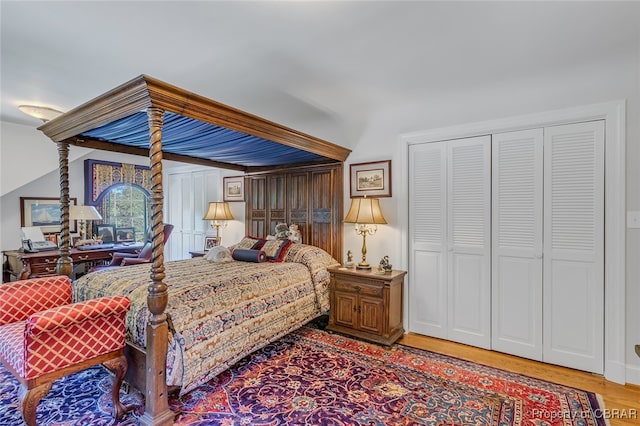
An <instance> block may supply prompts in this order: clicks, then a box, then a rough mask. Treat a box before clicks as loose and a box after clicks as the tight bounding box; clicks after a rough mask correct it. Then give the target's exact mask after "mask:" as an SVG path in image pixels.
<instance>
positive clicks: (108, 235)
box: [94, 223, 116, 243]
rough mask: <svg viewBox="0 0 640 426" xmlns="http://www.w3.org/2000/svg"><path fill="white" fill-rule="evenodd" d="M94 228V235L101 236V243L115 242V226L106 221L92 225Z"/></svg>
mask: <svg viewBox="0 0 640 426" xmlns="http://www.w3.org/2000/svg"><path fill="white" fill-rule="evenodd" d="M94 227H95V229H96V235H97V236H98V238H102V242H103V243H115V242H116V226H115V225H111V224H108V223H101V224H98V225H94Z"/></svg>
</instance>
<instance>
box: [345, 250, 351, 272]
mask: <svg viewBox="0 0 640 426" xmlns="http://www.w3.org/2000/svg"><path fill="white" fill-rule="evenodd" d="M344 266H346V267H347V268H351V267H353V253H351V250H348V251H347V263H345V264H344Z"/></svg>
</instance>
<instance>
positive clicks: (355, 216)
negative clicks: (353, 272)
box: [344, 196, 387, 269]
mask: <svg viewBox="0 0 640 426" xmlns="http://www.w3.org/2000/svg"><path fill="white" fill-rule="evenodd" d="M344 221H345V222H346V223H355V231H356V234H358V235H362V262H360V263H358V264H357V265H356V268H357V269H371V265H370V264H369V263H368V262H367V234H369V235H373V234H375V233H376V232H377V231H378V225H379V224H386V223H387V220H386V219H385V218H384V216H383V215H382V210H381V209H380V200H378V199H377V198H367V197H366V196H365V197H364V198H352V199H351V207H349V212H348V213H347V217H345V218H344Z"/></svg>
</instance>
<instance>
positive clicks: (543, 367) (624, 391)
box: [397, 333, 640, 426]
mask: <svg viewBox="0 0 640 426" xmlns="http://www.w3.org/2000/svg"><path fill="white" fill-rule="evenodd" d="M397 343H401V344H403V345H406V346H412V347H415V348H420V349H425V350H428V351H432V352H437V353H442V354H446V355H450V356H454V357H457V358H461V359H465V360H469V361H474V362H477V363H480V364H484V365H489V366H492V367H497V368H502V369H504V370H509V371H513V372H516V373H521V374H526V375H528V376H532V377H536V378H539V379H542V380H547V381H550V382H555V383H560V384H563V385H566V386H572V387H575V388H579V389H583V390H587V391H590V392H595V393H598V394H600V395H601V396H602V397H603V399H604V408H605V409H606V410H605V411H604V413H605V414H608V417H609V423H610V425H611V426H627V425H638V424H640V386H634V385H625V386H622V385H619V384H617V383H613V382H610V381H607V380H605V379H604V377H602V376H599V375H596V374H591V373H586V372H583V371H578V370H572V369H570V368H565V367H558V366H555V365H550V364H544V363H542V362H537V361H531V360H528V359H524V358H520V357H516V356H513V355H506V354H503V353H500V352H494V351H488V350H485V349H479V348H475V347H472V346H468V345H463V344H459V343H454V342H449V341H447V340H442V339H436V338H432V337H427V336H422V335H419V334H413V333H409V334H405V335H404V336H402V337H401V338H400V340H398V342H397Z"/></svg>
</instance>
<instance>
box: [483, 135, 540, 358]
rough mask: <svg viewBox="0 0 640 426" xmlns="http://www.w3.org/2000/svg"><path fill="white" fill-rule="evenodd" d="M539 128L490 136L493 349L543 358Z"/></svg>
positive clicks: (527, 356)
mask: <svg viewBox="0 0 640 426" xmlns="http://www.w3.org/2000/svg"><path fill="white" fill-rule="evenodd" d="M542 142H543V130H542V129H532V130H524V131H519V132H509V133H500V134H495V135H493V136H492V167H493V177H492V188H493V189H492V233H493V236H492V258H491V263H492V274H491V280H492V285H491V296H492V310H491V311H492V312H491V315H492V329H491V334H492V337H491V340H492V342H491V347H492V349H494V350H497V351H501V352H506V353H510V354H513V355H519V356H522V357H525V358H530V359H535V360H538V361H540V360H542V173H543V168H542V165H543V163H542Z"/></svg>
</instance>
